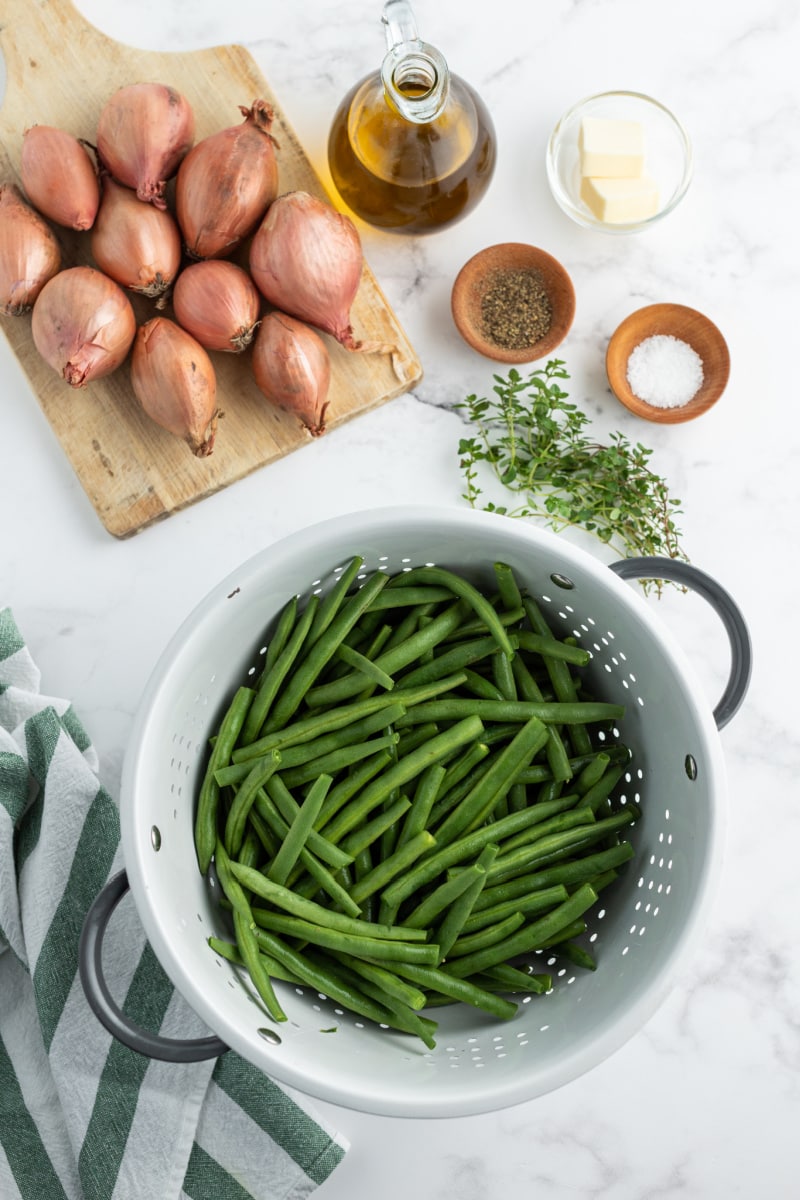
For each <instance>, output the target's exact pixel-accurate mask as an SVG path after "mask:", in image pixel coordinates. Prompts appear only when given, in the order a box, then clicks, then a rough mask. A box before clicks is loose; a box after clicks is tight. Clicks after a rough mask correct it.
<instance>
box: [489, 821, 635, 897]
mask: <svg viewBox="0 0 800 1200" xmlns="http://www.w3.org/2000/svg"><path fill="white" fill-rule="evenodd" d="M634 809H635V810H636V815H634V812H633V810H634ZM639 815H640V812H639V810H638V809H636V806H635V805H632V804H629V805H626V809H625V810H624V811H622V812H620V813H615V814H614V816H612V817H605V818H604V819H603V820H602V821H596V822H595V824H594V825H578V826H576V827H575V828H574V829H567V830H565V831H564V832H562V833H554V834H551V835H550V836H549V837H544V838H541V839H540V840H539V841H538V842H533V843H532V844H531V845H530V846H522V847H520V849H519V850H514V851H512V853H511V854H509V855H507V856H506V859H505V861H504V862H500V861H498V862H496V863H495V864H494V866H493V868H492V874H491V878H490V880H489V882H490V883H502V882H503V881H504V880H506V879H512V878H513V877H514V875H517V874H522V873H523V872H524V871H526V870H528V869H529V868H530V867H532V866H545V865H546V864H547V863H550V862H554V861H556V860H557V859H559V858H561V857H563V856H564V855H565V854H571V853H574V852H575V851H578V850H583V849H584V848H585V847H586V846H591V845H593V844H594V843H595V842H598V841H602V839H603V838H605V837H607V836H608V834H609V833H615V832H617V831H618V830H620V829H623V828H624V827H625V826H626V825H630V824H632V822H633V821H634V820H636V819H637V817H638V816H639Z"/></svg>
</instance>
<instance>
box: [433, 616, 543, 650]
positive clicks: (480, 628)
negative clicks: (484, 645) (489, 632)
mask: <svg viewBox="0 0 800 1200" xmlns="http://www.w3.org/2000/svg"><path fill="white" fill-rule="evenodd" d="M495 615H496V617H497V620H498V621H499V623H500V625H501V626H502V627H503V628H504V629H505V630H506V634H507V637H508V640H509V643H510V644H511V645H512V646H514V634H513V633H512V632H509V630H511V628H512V627H513V626H515V625H519V623H520V621H522V620H524V619H525V610H524V609H523V608H518V609H514V610H513V611H510V612H499V613H496V614H495ZM485 632H486V626H485V625H484V623H483V621H481V620H480V619H477V620H472V621H465V622H462V623H461V625H459V627H458V629H457V630H455V631H454V632H453V633H452V634H450V635H449V636H448V638H447V641H448V642H455V641H459V642H460V641H462V640H463V639H464V638H474V637H480V636H481V634H484V633H485ZM497 648H498V646H497V642H495V649H497Z"/></svg>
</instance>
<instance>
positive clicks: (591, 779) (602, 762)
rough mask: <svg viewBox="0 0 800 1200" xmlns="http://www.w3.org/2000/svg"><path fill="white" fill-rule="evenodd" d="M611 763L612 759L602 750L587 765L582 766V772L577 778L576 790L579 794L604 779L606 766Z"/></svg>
mask: <svg viewBox="0 0 800 1200" xmlns="http://www.w3.org/2000/svg"><path fill="white" fill-rule="evenodd" d="M610 763H611V759H610V758H609V756H608V755H607V754H604V753H603V752H602V751H601V752H600V753H599V754H596V755H595V756H594V758H592V759H590V761H589V762H588V763H587V764H586V766H585V767H583V768H582V770H581V772H580V774H579V775H578V777H577V779H576V780H575V791H576V792H577V793H578V795H579V796H582V795H583V794H584V793H585V792H588V791H589V788H591V787H594V785H595V784H596V783H597V782H598V781H599V780H600V779H602V777H603V775H604V773H605V770H606V767H608V766H609V765H610Z"/></svg>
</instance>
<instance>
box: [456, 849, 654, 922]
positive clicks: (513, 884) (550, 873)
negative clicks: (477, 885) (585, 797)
mask: <svg viewBox="0 0 800 1200" xmlns="http://www.w3.org/2000/svg"><path fill="white" fill-rule="evenodd" d="M633 854H634V850H633V847H632V846H631V844H630V842H620V843H619V845H617V846H612V847H610V848H609V849H608V850H599V851H597V852H596V853H594V854H587V855H585V856H584V857H583V858H579V859H575V860H574V861H572V862H565V863H556V864H554V865H553V866H551V867H545V868H543V869H542V870H540V871H534V872H531V873H530V874H528V875H518V876H516V877H515V878H513V879H509V880H507V881H506V882H505V883H500V884H495V883H489V884H488V885H487V887H486V888H485V890H484V891H483V892H482V893H481V895H480V896H479V897H478V900H477V902H476V904H475V909H476V911H479V910H481V909H482V908H483V907H484V906H486V907H492V906H494V905H497V904H502V903H505V902H506V901H513V900H519V898H520V897H523V896H527V895H528V893H530V892H532V891H536V890H538V889H543V888H549V887H554V886H557V885H558V884H564V885H565V886H567V887H570V886H574V885H576V884H580V883H585V882H586V881H587V880H589V881H591V880H592V879H593V878H594V877H595V876H597V875H599V874H601V873H603V872H605V871H606V870H608V869H609V868H613V867H617V866H622V865H623V863H626V862H628V861H629V860H630V859H631V858H633ZM595 890H596V889H595Z"/></svg>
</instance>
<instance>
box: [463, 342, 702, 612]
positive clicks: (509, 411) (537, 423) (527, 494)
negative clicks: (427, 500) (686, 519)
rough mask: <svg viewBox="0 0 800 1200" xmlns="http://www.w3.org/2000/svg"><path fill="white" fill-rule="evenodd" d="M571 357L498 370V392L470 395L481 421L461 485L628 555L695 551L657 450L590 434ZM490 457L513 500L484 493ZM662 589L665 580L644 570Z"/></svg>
mask: <svg viewBox="0 0 800 1200" xmlns="http://www.w3.org/2000/svg"><path fill="white" fill-rule="evenodd" d="M565 379H569V375H568V373H567V371H566V368H565V365H564V363H563V362H562V361H561V360H560V359H551V360H550V361H549V362H548V363H547V365H546V366H544V367H541V368H539V369H537V370H534V371H533V372H532V373H531V374H530V375H529V376H528V377H527V378H523V377H522V375H520V373H519V371H517V370H516V369H514V368H512V369H511V370H510V371H509V373H508V376H507V377H503V376H502V375H495V376H494V380H495V386H494V388H493V395H492V396H491V397H489V398H486V397H482V398H478V397H477V396H476V395H471V396H467V397H466V399H465V400H464V402H463V403H462V404H457V405H455V408H457V409H463V410H464V411H465V412H466V415H467V418H468V420H469V422H470V424H471V426H472V427H473V429H474V432H473V435H472V436H471V437H464V438H462V439H461V440H460V442H459V447H458V454H459V465H460V468H461V471H462V473H463V476H464V483H465V489H466V490H465V491H464V492H463V493H462V496H463V499H465V500H466V501H467V502H468V503H469V504H470V506H471V507H472V508H481V509H482V510H483V511H484V512H494V513H499V514H501V515H504V516H509V517H538V518H543V519H544V521H545V523H546V524H547V525H548V526H549V527H550V528H551V529H553V530H555V531H556V532H558V531H559V530H561V529H564V528H566V527H567V526H570V525H572V526H579V527H581V528H582V529H585V530H587V531H588V532H589V533H591V534H593V535H594V536H595V537H597V538H598V539H599V540H600V541H601V542H603V543H605V544H606V545H608V546H610V547H611V548H612V549H614V550H615V551H616V552H617V553H619V554H620V555H621V556H622V557H623V558H629V557H632V556H639V555H653V554H655V555H664V556H667V557H669V558H678V559H683V560H684V561H687V555H686V554H685V553H684V551H683V548H682V547H681V544H680V539H681V534H680V531H679V529H678V526H677V524H676V522H675V517H676V516H677V514H678V513H680V512H681V508H680V501H679V500H676V499H674V498H673V497H672V496H670V494H669V489H668V486H667V483H666V481H665V480H664V479H662V478H661V476H659V475H657V474H656V473H655V472H654V471H653V470H652V469H651V467H650V457H651V455H652V453H653V452H652V450H649V449H647V447H645V446H643V445H642V444H641V442H636V443H632V442H630V441H629V439H628V438H627V437H625V435H624V434H622V433H612V434H611V435H610V437H609V443H610V444H608V445H603V444H601V443H599V442H596V441H594V440H593V439H592V438H591V437H590V436H589V434H588V431H587V427H588V426H589V425H590V421H589V418H588V417H587V416H586V414H585V413H583V412H581V410H580V409H579V408H578V406H577V405H575V404H572V403H570V402H569V395H568V393H567V392H565V391H564V390H563V389H562V387H561V386H560V383H559V381H560V380H565ZM481 464H485V466H486V467H488V468H489V469H490V470H491V472H492V473H493V474H494V475H495V476H496V477H497V479H498V480H499V481H500V483H501V484H503V485H504V487H505V488H506V489H507V490H508V491H509V492H510V493H511V495H512V497H513V501H512V500H510V501H509V504H507V505H503V504H495V503H493V502H491V501H485V498H484V499H482V497H483V489H482V488H481V486H480V484H481V478H482V471H483V469H484V468H483V467H481ZM642 584H643V587H644V590H645V591H646V592H647V591H652V590H654V591H656V592H657V593H658V594H660V593H661V589H662V581H661V580H653V579H646V580H642Z"/></svg>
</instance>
